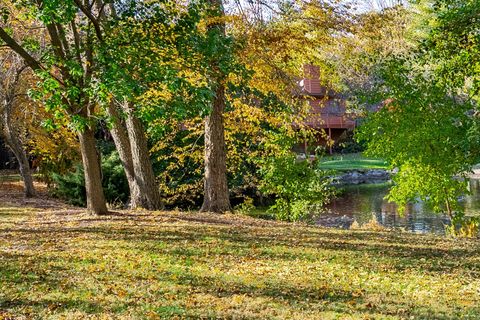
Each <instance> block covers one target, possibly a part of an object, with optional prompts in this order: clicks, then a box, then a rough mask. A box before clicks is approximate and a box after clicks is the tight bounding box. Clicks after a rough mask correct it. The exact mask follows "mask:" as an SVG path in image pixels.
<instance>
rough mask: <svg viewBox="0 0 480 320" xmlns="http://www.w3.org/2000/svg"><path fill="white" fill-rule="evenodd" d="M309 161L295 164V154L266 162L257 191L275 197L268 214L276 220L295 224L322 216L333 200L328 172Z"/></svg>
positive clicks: (333, 192) (332, 190) (333, 193)
mask: <svg viewBox="0 0 480 320" xmlns="http://www.w3.org/2000/svg"><path fill="white" fill-rule="evenodd" d="M314 168H315V165H314V164H313V163H310V162H309V161H300V162H299V161H296V157H295V155H294V154H289V155H288V156H284V157H278V158H273V159H270V160H267V161H266V162H265V163H264V166H263V168H262V173H263V179H262V182H261V186H260V189H261V190H262V191H263V192H264V193H266V194H268V195H272V196H274V197H275V203H274V205H273V206H271V207H270V208H269V209H268V211H269V212H272V213H274V214H275V217H276V218H277V219H278V220H284V221H298V220H302V219H305V218H307V217H311V216H312V215H313V214H315V213H317V214H318V213H321V212H322V211H323V208H324V206H325V205H326V204H327V203H328V202H329V201H330V200H331V199H332V198H333V196H334V195H335V190H334V189H333V188H331V187H330V184H331V179H330V178H329V177H328V176H327V172H326V171H323V170H319V169H314Z"/></svg>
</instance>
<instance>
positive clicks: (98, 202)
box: [78, 128, 108, 215]
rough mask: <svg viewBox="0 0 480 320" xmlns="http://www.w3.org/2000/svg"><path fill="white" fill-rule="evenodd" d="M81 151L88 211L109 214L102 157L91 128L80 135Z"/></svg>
mask: <svg viewBox="0 0 480 320" xmlns="http://www.w3.org/2000/svg"><path fill="white" fill-rule="evenodd" d="M78 138H79V140H80V149H81V153H82V160H83V170H84V172H85V188H86V190H87V210H88V212H89V213H91V214H96V215H102V214H107V213H108V210H107V205H106V202H105V195H104V193H103V188H102V173H101V168H100V155H99V153H98V150H97V147H96V141H95V134H94V131H93V130H92V129H90V128H87V129H85V130H84V131H82V132H79V133H78Z"/></svg>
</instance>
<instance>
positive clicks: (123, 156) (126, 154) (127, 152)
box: [108, 103, 142, 209]
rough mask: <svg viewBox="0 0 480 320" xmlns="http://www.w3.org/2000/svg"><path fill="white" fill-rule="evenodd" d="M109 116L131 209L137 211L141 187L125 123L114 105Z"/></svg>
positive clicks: (139, 204) (109, 109) (111, 105)
mask: <svg viewBox="0 0 480 320" xmlns="http://www.w3.org/2000/svg"><path fill="white" fill-rule="evenodd" d="M108 114H109V116H110V117H111V118H112V120H113V127H112V128H111V129H110V133H111V134H112V137H113V141H114V143H115V147H116V149H117V151H118V155H119V156H120V161H122V165H123V169H124V170H125V175H126V176H127V181H128V187H129V189H130V208H132V209H135V208H137V207H139V206H141V202H142V201H141V192H140V186H139V185H138V183H137V181H136V179H135V170H134V168H133V160H132V148H131V147H130V141H129V139H128V133H127V128H126V126H125V123H124V121H123V120H122V119H121V117H120V115H119V114H118V110H117V109H116V106H115V105H114V103H112V104H110V105H109V107H108Z"/></svg>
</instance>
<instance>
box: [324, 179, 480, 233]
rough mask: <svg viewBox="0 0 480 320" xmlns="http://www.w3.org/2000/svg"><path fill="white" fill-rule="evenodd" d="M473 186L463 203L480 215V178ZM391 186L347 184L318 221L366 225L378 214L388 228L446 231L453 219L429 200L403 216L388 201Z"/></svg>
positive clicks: (328, 224) (469, 212)
mask: <svg viewBox="0 0 480 320" xmlns="http://www.w3.org/2000/svg"><path fill="white" fill-rule="evenodd" d="M469 187H470V192H471V194H470V195H466V196H464V197H463V198H462V199H460V205H461V206H462V207H463V208H464V210H465V213H466V214H467V215H480V180H479V179H471V180H470V183H469ZM389 188H390V185H389V184H387V183H384V184H364V185H354V186H348V187H345V192H344V193H343V194H342V195H341V196H340V197H339V198H337V199H336V200H335V201H333V202H332V203H331V204H330V205H329V207H328V210H329V213H328V214H324V215H322V216H321V217H320V218H318V223H319V224H321V225H325V226H331V227H341V228H348V227H350V225H351V224H352V223H353V221H357V222H358V223H359V224H365V223H367V222H368V221H370V220H371V219H372V217H373V216H375V217H376V219H377V221H378V222H379V223H381V224H382V225H384V226H386V227H388V228H403V229H405V230H408V231H412V232H416V233H427V232H433V233H438V234H443V233H445V225H447V224H448V223H449V218H448V217H447V216H446V215H444V214H435V213H434V212H433V210H432V208H430V207H429V206H427V205H426V204H425V203H422V202H419V203H415V204H411V205H409V206H408V207H407V208H406V210H405V213H404V214H403V215H399V214H398V212H397V206H396V204H395V203H389V202H388V201H386V200H384V197H385V195H386V194H387V193H388V190H389Z"/></svg>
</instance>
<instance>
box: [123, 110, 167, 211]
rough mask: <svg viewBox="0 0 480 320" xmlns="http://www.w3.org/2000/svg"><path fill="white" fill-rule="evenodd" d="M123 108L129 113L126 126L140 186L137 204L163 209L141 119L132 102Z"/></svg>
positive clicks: (149, 208)
mask: <svg viewBox="0 0 480 320" xmlns="http://www.w3.org/2000/svg"><path fill="white" fill-rule="evenodd" d="M123 108H124V110H125V113H126V115H127V117H126V120H125V122H126V126H127V132H128V139H129V141H130V148H131V155H132V163H133V169H134V173H135V181H136V183H137V184H138V186H139V194H138V195H135V197H136V198H137V199H138V203H137V205H138V206H140V207H142V208H144V209H147V210H162V209H163V208H164V206H163V203H162V199H161V197H160V190H159V188H158V185H157V183H156V181H155V174H154V173H153V168H152V162H151V161H150V156H149V152H148V145H147V138H146V137H145V130H144V128H143V125H142V123H141V121H140V120H139V119H138V118H137V117H136V116H135V113H134V110H133V106H132V104H130V103H128V102H125V103H124V104H123Z"/></svg>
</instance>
